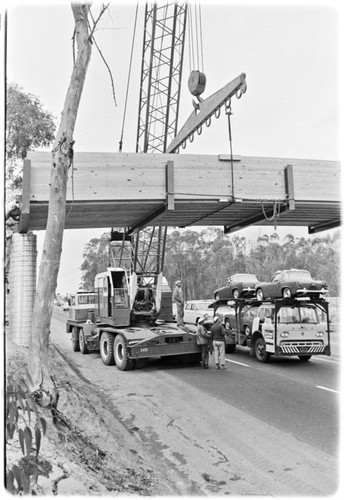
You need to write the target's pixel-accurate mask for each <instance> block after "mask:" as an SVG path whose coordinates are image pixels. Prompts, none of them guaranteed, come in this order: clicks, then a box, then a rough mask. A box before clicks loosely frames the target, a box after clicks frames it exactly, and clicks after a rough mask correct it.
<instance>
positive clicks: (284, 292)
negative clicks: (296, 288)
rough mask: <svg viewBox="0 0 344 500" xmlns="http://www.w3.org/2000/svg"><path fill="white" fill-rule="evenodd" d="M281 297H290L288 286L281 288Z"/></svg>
mask: <svg viewBox="0 0 344 500" xmlns="http://www.w3.org/2000/svg"><path fill="white" fill-rule="evenodd" d="M282 297H283V298H284V299H290V297H291V290H290V288H288V287H287V288H283V292H282Z"/></svg>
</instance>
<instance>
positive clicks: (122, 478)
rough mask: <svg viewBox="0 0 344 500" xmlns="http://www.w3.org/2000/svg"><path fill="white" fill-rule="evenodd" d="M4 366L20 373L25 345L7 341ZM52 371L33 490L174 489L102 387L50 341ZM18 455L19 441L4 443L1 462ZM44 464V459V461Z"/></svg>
mask: <svg viewBox="0 0 344 500" xmlns="http://www.w3.org/2000/svg"><path fill="white" fill-rule="evenodd" d="M6 347H7V349H6V371H7V373H13V372H15V371H17V370H20V371H21V372H22V373H24V372H25V365H26V355H27V350H26V349H25V348H22V347H17V346H14V345H10V344H7V346H6ZM51 350H52V355H51V374H52V376H53V377H54V379H55V381H56V383H57V387H58V390H59V394H60V398H59V401H58V406H57V408H58V417H56V415H55V418H53V416H52V414H51V413H50V411H49V410H44V411H42V416H43V417H44V418H45V419H46V421H47V433H46V436H45V437H44V438H43V440H42V446H41V451H40V454H39V458H40V460H41V461H42V462H44V463H48V464H50V465H51V467H49V466H47V467H46V469H47V470H48V471H49V477H45V476H44V475H39V476H38V480H37V484H35V485H34V486H33V489H32V491H33V492H34V493H36V494H39V495H52V494H54V495H56V494H59V495H73V494H77V495H99V494H126V495H128V494H130V495H133V494H137V495H150V496H156V495H166V494H167V495H169V494H173V493H174V492H175V490H174V486H173V484H168V483H167V482H166V479H165V478H164V476H163V474H161V473H160V471H159V470H157V468H156V466H155V465H154V463H153V462H152V460H151V458H150V457H149V456H147V453H145V450H144V449H143V447H142V444H141V442H140V440H139V439H137V436H135V435H133V434H131V433H130V432H128V430H127V429H125V428H124V427H123V425H122V424H121V423H120V422H119V421H118V420H117V419H116V418H115V416H114V414H113V412H112V411H111V408H109V404H108V400H107V398H106V396H105V395H104V394H102V393H101V391H95V390H94V387H93V388H92V390H90V384H89V382H88V381H87V380H85V379H83V378H82V376H81V375H80V374H79V375H77V374H76V373H75V372H74V371H73V370H72V369H71V368H70V366H69V365H68V364H67V363H66V362H65V360H64V359H63V357H62V356H61V355H60V354H59V353H58V351H56V349H55V348H54V347H53V346H52V347H51ZM20 458H22V453H21V450H20V446H19V442H18V440H16V439H13V440H12V442H11V443H9V444H8V445H7V446H6V466H7V467H11V466H12V465H13V464H17V463H18V461H19V460H20ZM46 465H47V464H46Z"/></svg>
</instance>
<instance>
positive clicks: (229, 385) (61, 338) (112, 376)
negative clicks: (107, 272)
mask: <svg viewBox="0 0 344 500" xmlns="http://www.w3.org/2000/svg"><path fill="white" fill-rule="evenodd" d="M66 315H67V314H66V313H62V312H61V311H55V312H54V315H53V321H52V329H51V332H52V333H51V340H52V343H53V344H55V345H56V346H57V348H58V349H59V351H60V352H61V353H62V354H63V355H64V356H65V359H66V360H67V361H69V362H70V363H71V364H72V365H74V366H75V368H76V369H77V371H78V373H80V376H82V377H85V379H91V381H92V382H94V381H95V378H96V381H97V384H100V385H101V386H102V387H103V388H104V391H106V392H107V393H108V394H109V396H110V397H111V398H114V400H116V401H118V393H117V396H115V393H114V390H115V389H114V381H116V383H117V385H116V388H117V389H116V390H117V392H118V391H119V390H121V391H122V390H123V391H124V392H123V394H122V396H123V395H124V394H125V390H126V391H127V392H128V394H130V395H132V394H138V392H140V391H139V390H138V387H139V386H140V384H143V386H142V387H144V383H145V380H146V382H147V387H150V386H152V385H153V386H155V387H156V391H154V387H153V388H152V390H151V391H148V392H149V396H150V397H152V398H153V395H154V398H155V399H154V404H155V405H158V406H159V405H160V404H164V401H161V402H160V400H159V394H160V399H161V394H164V392H165V393H166V395H168V394H169V387H171V386H173V387H180V388H181V391H182V393H184V392H185V394H192V393H193V392H194V393H195V394H196V393H197V394H198V397H199V398H202V411H207V410H204V408H207V405H208V406H209V415H207V416H204V420H206V419H209V420H210V421H211V419H212V418H213V416H212V413H211V412H213V411H214V405H215V407H216V406H217V405H218V407H219V408H221V409H222V410H221V415H219V418H221V426H224V429H226V438H225V440H224V441H225V442H227V440H228V441H229V442H228V443H227V445H228V446H230V442H231V439H230V436H231V431H232V430H233V432H235V434H236V436H238V432H239V433H242V436H245V433H246V434H247V435H248V436H250V442H251V441H252V439H253V440H255V439H257V440H258V441H259V440H262V438H263V436H265V435H266V436H269V435H270V434H271V432H273V433H277V434H276V436H275V438H274V441H275V443H277V442H280V443H281V445H280V446H281V447H282V448H283V447H284V446H285V453H286V455H287V454H288V450H289V453H290V454H291V456H292V454H293V451H292V450H293V446H295V447H297V449H303V448H304V450H307V454H308V455H307V457H308V458H307V459H305V461H304V462H305V463H306V462H308V461H309V460H311V458H310V457H312V456H313V457H316V456H317V454H319V457H323V456H325V457H326V461H327V460H328V463H329V464H330V463H331V461H332V465H331V466H330V465H329V467H330V470H332V469H333V477H332V478H329V482H330V484H329V485H328V486H327V487H326V486H325V484H324V486H323V487H324V490H322V491H323V492H325V493H326V492H332V491H333V488H334V485H335V482H336V479H335V476H336V471H335V469H336V467H337V465H338V455H339V452H340V449H339V428H340V419H339V409H340V398H341V391H342V388H341V384H340V359H341V355H340V345H339V332H333V333H332V355H331V356H330V357H327V356H313V357H312V358H311V360H310V361H308V362H301V361H300V360H299V359H298V358H297V357H296V358H279V359H275V358H273V357H272V358H271V361H270V363H266V364H263V363H260V362H258V361H257V360H256V359H255V358H254V357H251V356H250V355H249V350H248V349H247V348H243V347H238V348H237V349H236V351H235V353H233V354H226V369H225V370H216V369H215V365H214V359H213V356H211V357H210V368H209V370H202V369H201V367H200V366H183V365H181V364H180V363H178V362H177V361H176V360H173V359H165V360H149V361H148V362H147V363H146V364H145V365H144V366H143V367H142V368H137V369H135V370H133V371H131V372H120V371H118V370H117V368H116V367H114V366H112V367H106V366H105V365H103V363H102V361H101V358H100V355H99V353H91V354H89V355H87V356H83V355H81V354H80V353H74V352H73V351H72V348H71V341H70V336H69V335H68V334H67V333H66V332H65V319H66ZM94 374H96V375H94ZM165 379H166V384H168V386H166V387H164V385H163V384H164V380H165ZM110 380H112V381H110ZM158 381H159V382H158ZM120 382H121V383H120ZM126 382H128V383H129V385H128V387H126V389H125V390H124V389H122V384H123V383H126ZM130 388H132V389H130ZM133 388H135V390H134V389H133ZM142 391H143V392H142V394H143V395H145V397H146V396H147V388H146V389H143V388H142ZM171 397H172V396H171ZM121 401H123V403H121V405H122V409H121V412H122V413H121V415H122V417H123V418H124V415H126V412H128V419H129V416H130V415H131V416H130V419H131V420H130V421H132V420H133V418H134V417H133V414H134V413H135V412H134V410H133V409H131V410H129V409H128V408H127V407H126V406H125V403H124V400H123V397H122V399H121ZM185 403H186V402H184V403H183V404H184V405H185ZM138 404H139V403H138ZM145 404H147V401H146V403H145ZM170 404H172V403H170ZM199 404H200V403H199V401H198V402H197V405H199ZM176 405H177V406H178V403H177V402H175V403H174V405H173V404H172V407H171V410H170V411H171V412H173V411H177V410H175V408H174V407H175V406H176ZM210 406H211V407H212V408H210ZM141 408H142V402H141V403H140V404H139V406H138V409H137V413H135V418H136V419H138V418H139V417H138V413H139V411H141ZM183 408H184V411H187V412H189V411H190V410H189V409H187V410H185V406H183ZM147 411H148V410H147ZM166 411H167V410H166ZM226 413H228V414H226ZM178 415H179V413H178ZM233 415H234V418H235V419H236V421H235V422H233ZM142 418H143V417H142ZM149 418H151V417H149ZM161 418H162V417H161ZM147 419H148V417H147ZM124 420H125V419H124ZM144 422H145V421H144V420H143V421H142V422H141V423H140V424H141V425H142V426H143V425H144ZM138 427H140V426H139V425H137V428H138ZM161 432H163V431H161ZM227 432H228V434H227ZM255 432H256V433H257V434H256V438H255V437H253V438H252V435H253V436H254V435H255ZM189 439H190V438H189ZM236 439H238V437H236ZM160 440H161V437H159V442H160ZM290 440H292V442H293V443H294V445H292V444H291V442H290ZM266 441H267V440H265V442H266ZM263 442H264V440H263ZM286 443H287V444H288V443H289V444H288V446H290V447H289V448H288V446H287V444H286ZM223 445H224V443H223ZM227 445H226V446H227ZM242 445H243V446H246V445H247V443H243V444H242V443H241V444H238V446H239V447H240V446H242ZM169 446H171V447H172V446H173V443H172V442H171V443H170V445H169ZM266 446H267V448H266V450H262V453H264V456H266V455H269V453H270V451H269V444H268V443H267V444H266ZM300 447H301V448H300ZM295 449H296V448H295ZM185 453H186V451H185ZM281 453H282V454H283V449H281ZM305 453H306V451H305ZM330 457H332V458H330ZM270 458H271V457H270ZM193 459H194V458H193V457H191V456H190V457H189V459H188V461H189V462H190V461H191V462H192V460H193ZM319 460H320V459H319ZM276 461H277V458H274V459H273V461H272V463H276ZM300 463H303V462H302V460H300ZM190 467H191V466H189V468H190ZM195 467H196V466H195ZM298 467H300V465H298ZM314 467H315V466H313V468H314ZM270 468H271V466H270ZM248 469H249V466H247V474H248ZM320 469H321V467H320ZM214 470H215V469H214ZM258 470H259V466H258V465H257V464H256V466H255V468H253V469H252V474H255V472H254V471H258ZM270 472H271V471H270ZM299 472H300V471H299ZM214 473H215V472H214ZM192 474H194V472H190V470H189V471H188V476H189V477H192ZM300 474H301V472H300ZM313 474H315V475H314V478H312V479H311V477H312V476H310V478H309V481H310V482H312V485H313V486H314V481H316V477H317V475H318V474H319V473H318V472H317V473H315V472H314V471H313ZM219 477H221V476H219ZM252 477H253V476H252ZM298 479H299V477H294V480H295V481H296V483H295V485H296V484H297V480H298ZM317 480H319V478H317ZM252 481H253V479H252ZM253 482H254V481H253ZM320 482H321V481H320ZM264 484H265V483H264ZM276 487H277V486H276ZM271 488H272V489H270V490H267V491H266V493H267V494H270V493H274V490H273V487H271ZM295 488H296V486H295ZM300 488H301V489H302V487H301V486H300ZM319 488H320V486H319ZM316 491H318V490H316V489H314V491H313V490H312V489H309V490H308V489H307V488H306V489H305V493H307V492H313V493H314V494H316ZM319 491H320V490H319ZM238 493H240V494H241V493H242V491H241V490H238ZM286 493H287V494H289V490H288V489H287V490H286ZM293 493H294V494H296V493H298V490H295V491H293Z"/></svg>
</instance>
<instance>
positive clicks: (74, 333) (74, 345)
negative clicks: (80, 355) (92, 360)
mask: <svg viewBox="0 0 344 500" xmlns="http://www.w3.org/2000/svg"><path fill="white" fill-rule="evenodd" d="M72 349H73V351H74V352H79V351H80V343H79V333H78V329H77V327H76V326H73V328H72Z"/></svg>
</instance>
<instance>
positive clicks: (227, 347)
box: [225, 344, 236, 354]
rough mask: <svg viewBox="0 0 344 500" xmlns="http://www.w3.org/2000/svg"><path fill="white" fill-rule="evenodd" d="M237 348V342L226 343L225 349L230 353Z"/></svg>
mask: <svg viewBox="0 0 344 500" xmlns="http://www.w3.org/2000/svg"><path fill="white" fill-rule="evenodd" d="M235 348H236V345H235V344H226V345H225V351H226V352H227V353H228V354H233V352H234V351H235Z"/></svg>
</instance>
